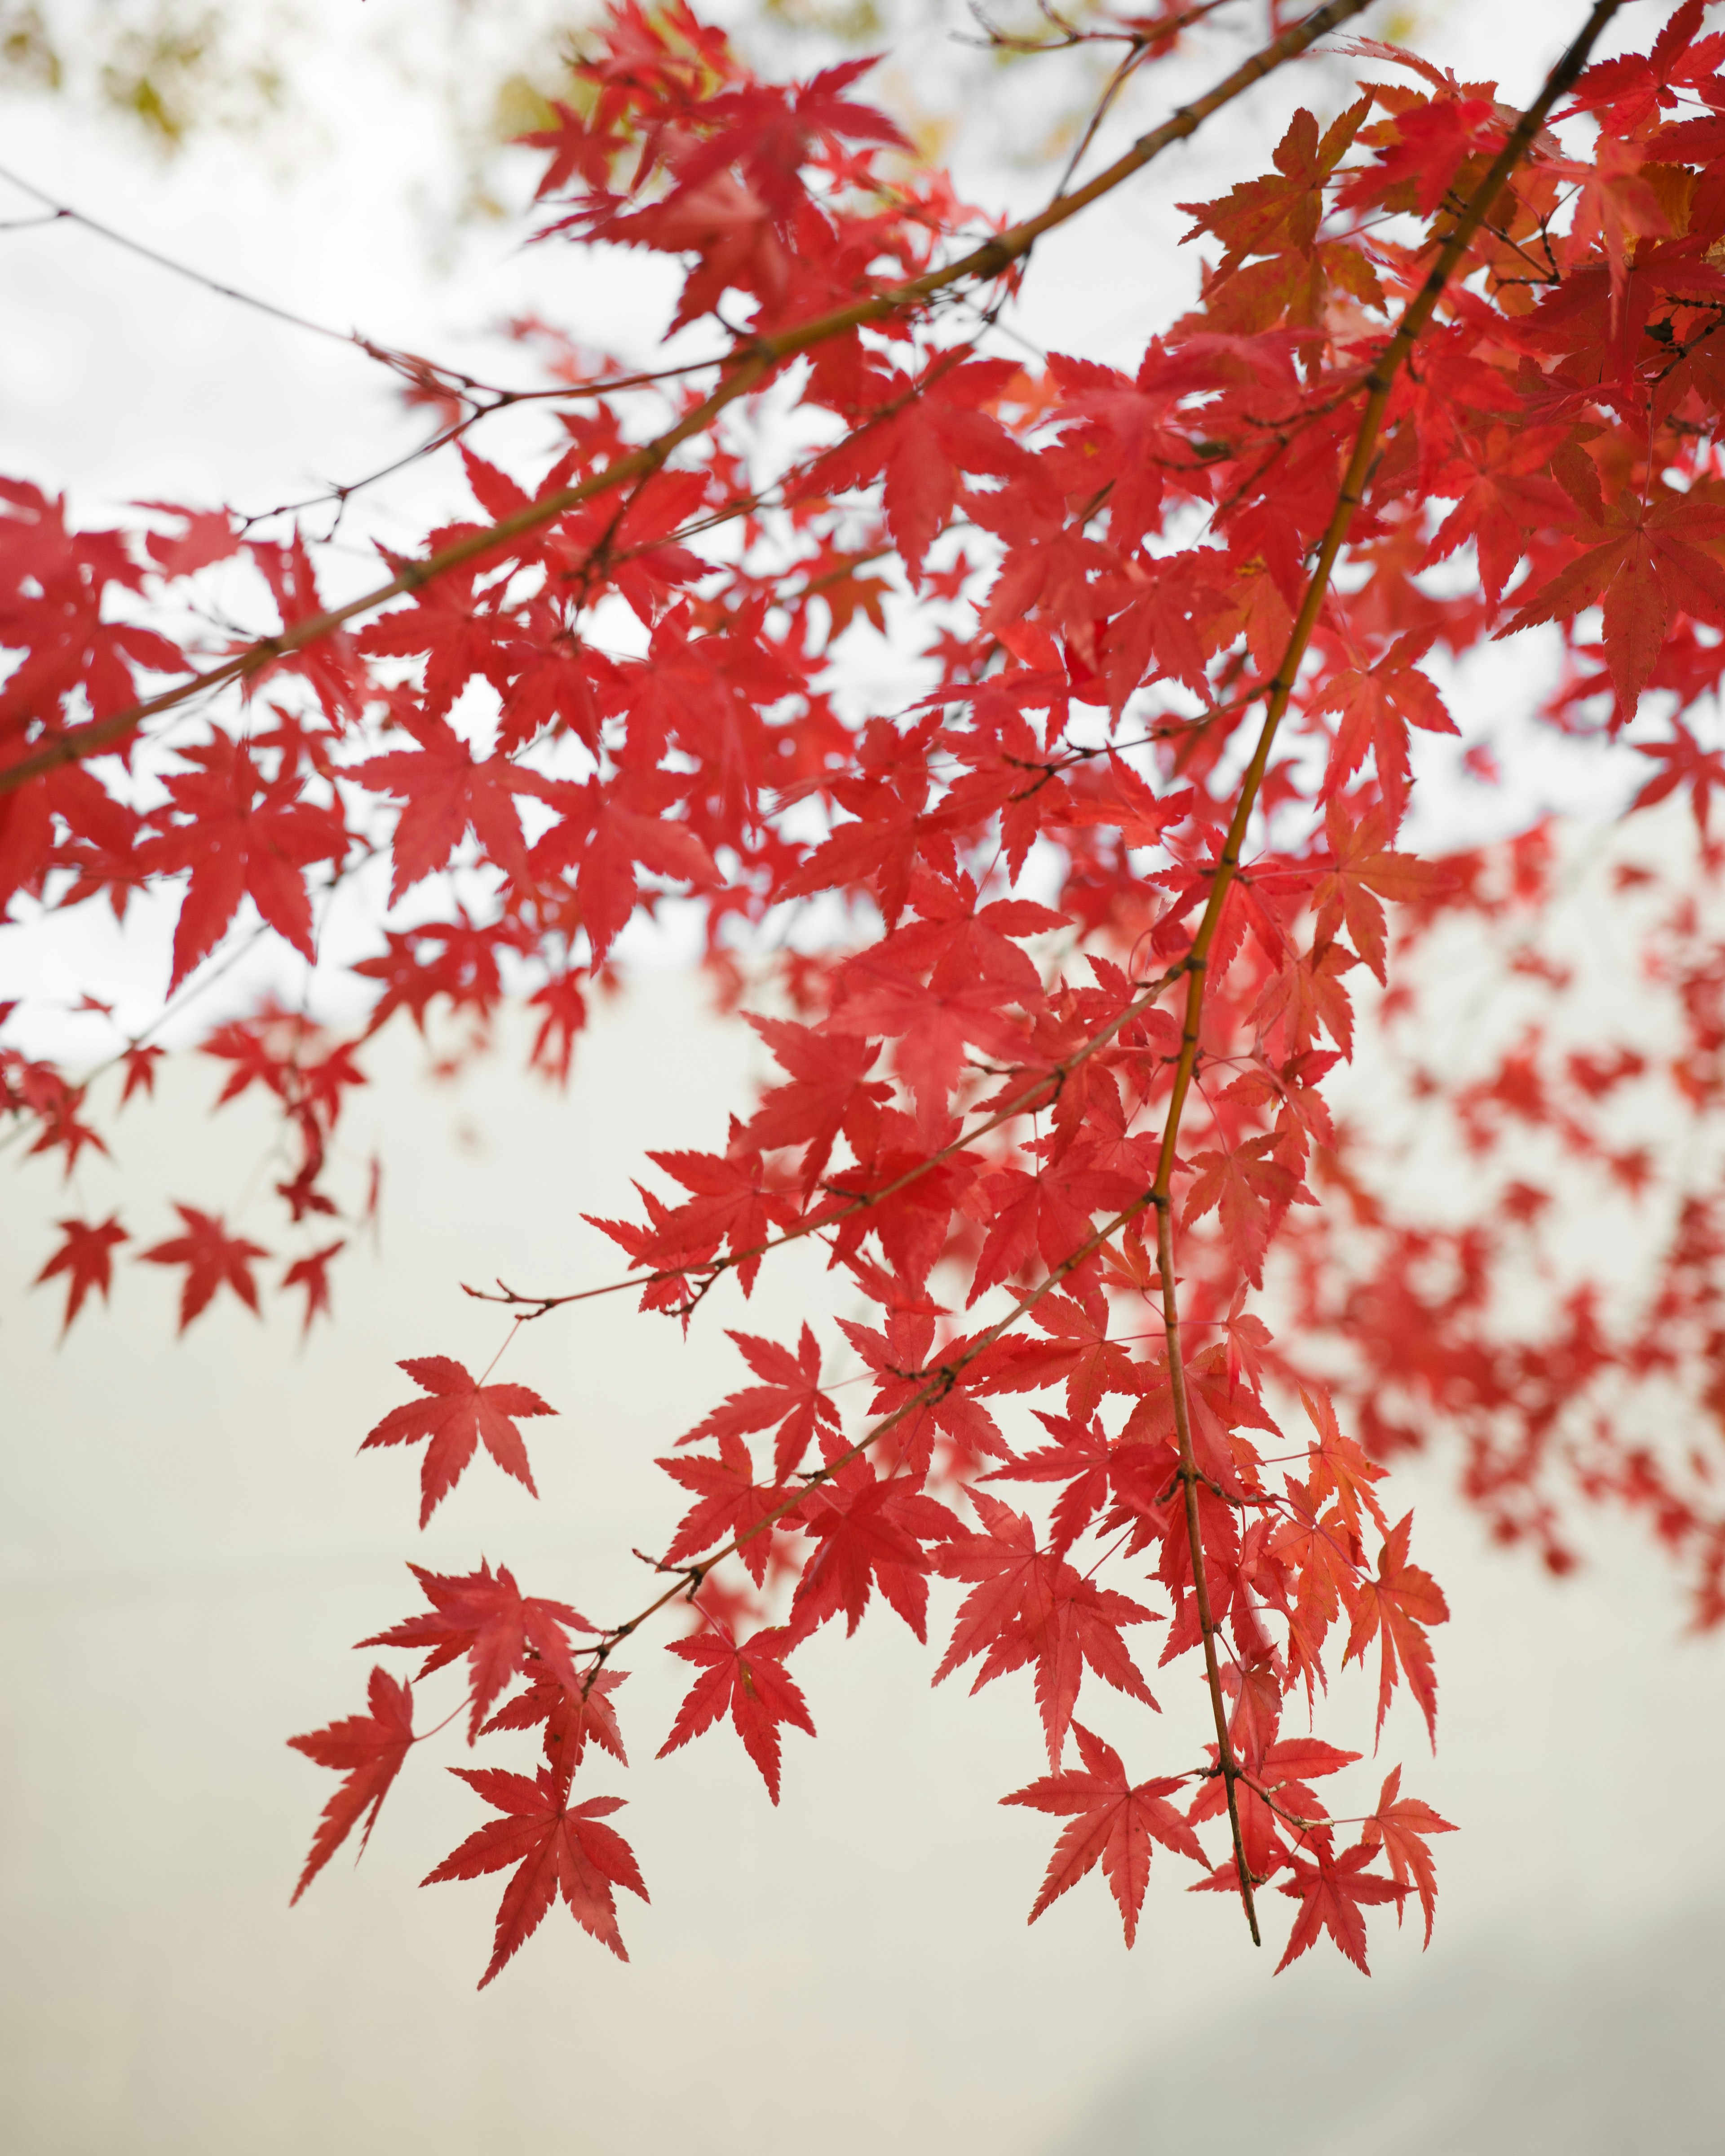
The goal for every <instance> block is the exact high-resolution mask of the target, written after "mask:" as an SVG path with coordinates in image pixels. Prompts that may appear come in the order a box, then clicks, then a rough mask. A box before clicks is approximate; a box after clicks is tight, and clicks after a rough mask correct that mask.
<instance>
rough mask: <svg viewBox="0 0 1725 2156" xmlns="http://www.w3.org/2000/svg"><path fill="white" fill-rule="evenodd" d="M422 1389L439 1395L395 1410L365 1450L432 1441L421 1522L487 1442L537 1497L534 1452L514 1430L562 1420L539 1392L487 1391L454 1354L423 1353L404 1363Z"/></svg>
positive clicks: (518, 1388)
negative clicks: (547, 1418) (522, 1418)
mask: <svg viewBox="0 0 1725 2156" xmlns="http://www.w3.org/2000/svg"><path fill="white" fill-rule="evenodd" d="M396 1368H398V1370H405V1371H406V1372H407V1373H408V1376H409V1377H410V1378H412V1379H413V1383H415V1384H416V1385H418V1386H421V1387H422V1388H423V1389H424V1390H425V1391H426V1392H428V1393H429V1394H431V1395H432V1397H431V1398H430V1399H429V1400H408V1402H406V1403H405V1404H403V1406H401V1407H398V1408H392V1409H390V1410H389V1412H388V1414H387V1415H385V1416H384V1418H383V1419H382V1421H381V1422H380V1423H378V1424H376V1425H375V1426H374V1427H373V1428H372V1430H370V1431H369V1432H368V1433H367V1436H366V1438H365V1440H364V1442H363V1443H362V1445H361V1446H360V1450H361V1451H362V1452H366V1451H369V1450H370V1449H371V1448H372V1446H373V1445H417V1444H418V1442H419V1440H420V1439H421V1438H427V1437H429V1439H430V1440H431V1442H430V1444H429V1445H428V1446H427V1447H426V1450H425V1457H424V1460H422V1461H421V1462H420V1469H419V1493H420V1496H419V1524H420V1526H421V1527H424V1524H425V1522H427V1521H428V1520H429V1518H430V1517H431V1516H432V1513H433V1512H434V1511H435V1510H436V1509H437V1507H438V1506H439V1504H440V1503H441V1502H442V1501H443V1500H444V1497H446V1496H448V1495H449V1491H451V1490H453V1489H454V1486H455V1485H456V1483H457V1482H458V1481H459V1480H460V1478H461V1474H462V1471H463V1470H464V1469H465V1467H466V1466H467V1463H468V1461H469V1460H471V1459H472V1457H473V1454H474V1448H475V1445H477V1444H478V1443H479V1441H480V1439H482V1438H483V1439H484V1440H485V1450H486V1451H487V1452H489V1453H490V1455H491V1457H492V1459H493V1460H495V1461H496V1463H497V1465H498V1466H500V1467H501V1469H502V1470H503V1471H504V1473H505V1474H506V1475H513V1476H515V1478H516V1481H518V1482H524V1483H525V1484H526V1486H527V1488H528V1489H529V1490H531V1491H533V1495H534V1496H538V1494H539V1492H538V1491H537V1490H536V1489H534V1487H533V1471H532V1470H531V1467H529V1466H528V1465H527V1449H526V1445H523V1444H522V1442H521V1432H520V1430H517V1429H516V1424H515V1417H516V1415H548V1414H556V1413H557V1409H555V1408H553V1407H551V1406H549V1405H547V1403H546V1402H545V1401H544V1400H542V1399H540V1397H539V1395H538V1394H537V1393H536V1392H534V1391H533V1390H532V1389H531V1388H530V1387H528V1386H526V1385H480V1384H478V1383H475V1380H474V1378H473V1377H472V1376H471V1374H470V1373H469V1372H468V1371H467V1370H466V1369H465V1368H463V1366H462V1365H461V1364H460V1363H454V1362H451V1361H450V1359H449V1357H448V1356H447V1355H417V1356H413V1357H411V1358H409V1359H408V1361H407V1362H405V1363H397V1365H396Z"/></svg>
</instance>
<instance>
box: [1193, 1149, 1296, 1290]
mask: <svg viewBox="0 0 1725 2156" xmlns="http://www.w3.org/2000/svg"><path fill="white" fill-rule="evenodd" d="M1280 1142H1281V1141H1280V1140H1279V1139H1278V1138H1277V1137H1276V1135H1275V1134H1274V1133H1273V1132H1272V1133H1271V1134H1270V1135H1268V1136H1266V1137H1256V1138H1246V1139H1245V1140H1244V1141H1243V1142H1241V1143H1240V1144H1239V1145H1237V1146H1235V1147H1233V1148H1232V1149H1231V1150H1230V1151H1229V1152H1215V1151H1214V1150H1213V1151H1210V1152H1199V1153H1194V1155H1193V1156H1192V1165H1193V1167H1194V1168H1196V1169H1197V1170H1198V1173H1197V1174H1196V1175H1195V1176H1194V1178H1193V1179H1192V1184H1191V1187H1190V1188H1189V1190H1188V1191H1187V1193H1186V1207H1185V1215H1184V1217H1185V1219H1187V1220H1188V1221H1193V1220H1201V1219H1203V1218H1204V1214H1206V1213H1208V1212H1209V1209H1210V1208H1211V1207H1212V1206H1213V1205H1214V1206H1215V1207H1216V1208H1217V1209H1218V1211H1219V1215H1220V1218H1221V1222H1222V1233H1223V1235H1224V1236H1225V1237H1226V1238H1227V1241H1228V1247H1229V1249H1230V1251H1231V1252H1232V1253H1233V1255H1234V1259H1235V1263H1236V1264H1237V1265H1239V1267H1240V1270H1241V1271H1242V1272H1243V1273H1244V1274H1245V1276H1246V1278H1247V1279H1248V1280H1249V1281H1250V1282H1251V1283H1252V1285H1253V1286H1254V1287H1261V1286H1263V1284H1264V1253H1265V1251H1266V1250H1267V1249H1268V1248H1269V1246H1270V1239H1271V1236H1272V1235H1274V1234H1275V1233H1276V1224H1277V1223H1278V1222H1279V1221H1280V1219H1281V1216H1282V1214H1284V1213H1285V1212H1286V1210H1287V1209H1288V1205H1289V1204H1290V1203H1291V1200H1292V1199H1293V1196H1294V1193H1295V1192H1296V1190H1297V1189H1298V1188H1299V1184H1298V1183H1297V1181H1296V1178H1295V1177H1294V1176H1293V1174H1292V1173H1291V1172H1290V1171H1289V1170H1288V1169H1287V1168H1284V1167H1283V1165H1282V1163H1281V1162H1280V1161H1279V1160H1277V1159H1276V1158H1275V1155H1276V1148H1277V1147H1278V1145H1279V1144H1280Z"/></svg>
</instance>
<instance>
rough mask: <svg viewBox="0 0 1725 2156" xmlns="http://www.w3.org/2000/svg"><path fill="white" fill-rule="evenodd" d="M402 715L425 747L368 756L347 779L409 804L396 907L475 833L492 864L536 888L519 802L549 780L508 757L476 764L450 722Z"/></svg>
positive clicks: (403, 818) (401, 711)
mask: <svg viewBox="0 0 1725 2156" xmlns="http://www.w3.org/2000/svg"><path fill="white" fill-rule="evenodd" d="M398 718H399V720H400V723H401V724H402V725H403V726H404V727H405V728H406V730H407V731H408V733H410V734H411V735H412V736H413V739H414V740H415V741H416V742H418V744H419V747H418V749H416V750H415V749H394V750H392V751H390V752H389V753H388V755H385V756H374V757H367V760H366V761H365V762H363V763H357V764H355V765H353V766H352V768H351V770H350V771H349V773H348V774H347V775H348V776H349V777H350V778H356V779H357V780H358V781H359V783H361V785H362V786H366V787H368V788H370V789H371V790H372V792H373V793H392V794H396V795H398V796H399V797H400V798H401V800H402V802H403V808H402V812H401V814H400V815H399V817H398V819H396V826H395V837H394V840H393V848H392V850H393V855H394V859H395V875H394V878H393V881H392V882H391V884H390V887H389V902H390V904H391V905H392V906H393V904H394V903H395V901H396V900H397V899H398V898H399V897H400V896H401V895H402V893H403V891H407V890H408V889H409V888H410V887H411V886H412V885H414V884H416V883H418V881H419V880H421V878H422V877H424V876H429V875H435V874H436V873H437V871H438V870H439V869H442V868H445V867H447V866H448V865H449V856H450V855H452V854H453V853H454V850H455V849H456V847H457V846H459V844H460V843H461V841H462V839H463V838H464V837H465V835H466V833H467V831H468V829H470V828H471V829H472V830H473V832H474V834H475V837H477V839H479V842H480V847H481V848H482V849H483V850H484V853H485V858H486V859H487V860H491V861H495V863H496V865H497V866H498V867H499V868H501V869H502V870H504V871H505V873H506V875H510V876H511V877H512V878H514V879H515V880H516V881H517V882H519V883H522V884H529V883H531V880H532V872H531V869H530V868H529V866H528V865H527V848H526V839H524V838H523V836H522V834H521V816H520V814H519V812H518V811H517V810H516V805H515V800H514V796H515V795H516V794H517V793H536V792H539V791H542V789H543V787H544V784H545V782H544V781H542V779H540V778H538V777H537V775H536V773H531V772H525V771H520V770H517V769H516V767H515V765H513V764H512V763H511V762H509V761H508V759H507V758H506V757H496V756H494V757H486V758H485V759H483V760H482V761H480V762H475V758H474V756H473V753H472V752H471V750H470V749H469V747H468V746H467V744H466V742H464V741H463V740H462V739H461V738H460V737H459V735H458V734H457V733H456V732H455V731H454V728H453V727H452V726H450V725H449V721H447V720H445V719H441V718H436V717H434V716H432V715H431V714H430V713H429V712H426V711H418V710H415V709H413V707H411V706H407V705H398Z"/></svg>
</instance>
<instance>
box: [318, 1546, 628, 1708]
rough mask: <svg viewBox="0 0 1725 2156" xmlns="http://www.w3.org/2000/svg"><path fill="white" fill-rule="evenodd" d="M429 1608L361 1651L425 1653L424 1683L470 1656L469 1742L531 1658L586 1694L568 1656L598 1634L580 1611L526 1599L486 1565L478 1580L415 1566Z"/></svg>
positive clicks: (475, 1575) (503, 1569) (502, 1570)
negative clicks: (575, 1635) (576, 1636)
mask: <svg viewBox="0 0 1725 2156" xmlns="http://www.w3.org/2000/svg"><path fill="white" fill-rule="evenodd" d="M408 1571H409V1572H411V1573H413V1577H414V1578H415V1579H417V1580H418V1583H419V1584H420V1586H421V1588H422V1589H424V1594H425V1599H426V1600H427V1601H428V1602H429V1603H430V1604H431V1608H430V1609H429V1611H426V1610H422V1611H421V1612H420V1613H419V1614H418V1616H415V1617H407V1618H403V1620H402V1622H401V1623H400V1624H399V1625H392V1626H391V1627H390V1629H389V1630H388V1631H387V1632H376V1633H373V1634H372V1636H371V1637H370V1638H369V1639H365V1640H360V1641H359V1643H358V1644H359V1645H361V1646H362V1647H414V1648H419V1647H423V1648H424V1649H425V1650H426V1655H425V1660H424V1663H423V1664H422V1665H421V1666H420V1670H419V1675H420V1676H421V1677H422V1678H423V1677H429V1676H430V1675H431V1674H432V1672H433V1671H435V1670H440V1669H443V1668H444V1667H445V1666H447V1665H448V1664H449V1663H450V1662H453V1661H457V1660H458V1659H459V1657H460V1656H461V1655H466V1657H467V1661H468V1670H469V1673H470V1678H471V1681H472V1686H473V1705H472V1712H471V1714H470V1717H469V1721H468V1730H467V1741H468V1742H469V1743H472V1742H473V1740H474V1738H475V1737H476V1736H477V1735H478V1734H479V1728H480V1723H481V1722H483V1721H484V1720H485V1713H486V1711H487V1709H488V1708H489V1707H490V1705H491V1703H492V1702H493V1701H494V1700H495V1698H496V1697H497V1696H498V1694H499V1693H500V1692H501V1691H502V1689H503V1687H504V1686H505V1685H506V1684H507V1683H508V1682H509V1681H510V1679H511V1677H513V1676H516V1675H517V1674H518V1673H519V1671H521V1670H522V1669H523V1668H525V1667H526V1665H527V1662H528V1661H529V1659H530V1657H531V1658H536V1659H537V1661H539V1662H541V1663H542V1664H543V1665H544V1666H545V1668H546V1669H547V1671H549V1672H550V1674H551V1675H552V1676H553V1677H555V1678H556V1679H557V1682H558V1683H559V1684H561V1685H562V1686H563V1688H564V1690H565V1691H571V1692H579V1691H581V1689H582V1679H581V1677H580V1676H579V1674H578V1672H577V1670H576V1667H575V1663H574V1660H573V1657H572V1655H571V1654H570V1652H569V1642H568V1640H567V1636H566V1635H567V1634H568V1633H569V1632H572V1631H575V1632H591V1631H592V1630H593V1626H592V1625H589V1624H588V1621H587V1620H586V1618H584V1617H583V1615H582V1614H581V1612H580V1611H579V1610H578V1609H571V1608H570V1607H569V1605H568V1604H567V1602H548V1601H546V1600H544V1599H542V1597H540V1596H537V1595H526V1594H522V1593H521V1589H520V1588H518V1587H517V1586H516V1583H515V1575H514V1574H513V1573H511V1571H510V1569H509V1568H508V1567H507V1566H506V1565H500V1566H499V1567H498V1568H497V1569H496V1571H495V1573H494V1572H493V1571H492V1570H491V1568H490V1564H489V1563H481V1564H480V1568H479V1570H478V1571H477V1572H470V1573H437V1572H429V1571H427V1570H426V1568H425V1567H424V1565H418V1564H410V1565H409V1566H408Z"/></svg>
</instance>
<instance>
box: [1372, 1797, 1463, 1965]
mask: <svg viewBox="0 0 1725 2156" xmlns="http://www.w3.org/2000/svg"><path fill="white" fill-rule="evenodd" d="M1401 1785H1402V1770H1401V1768H1399V1767H1394V1768H1391V1769H1390V1771H1389V1774H1387V1775H1385V1777H1384V1787H1383V1789H1381V1790H1380V1791H1379V1792H1378V1809H1377V1810H1376V1811H1374V1812H1373V1814H1372V1815H1371V1817H1370V1818H1369V1819H1368V1820H1367V1821H1366V1823H1365V1825H1363V1827H1362V1828H1361V1829H1360V1840H1362V1842H1363V1844H1364V1845H1365V1846H1366V1847H1367V1848H1368V1849H1375V1848H1376V1847H1377V1845H1378V1843H1379V1842H1380V1841H1381V1842H1382V1843H1383V1845H1384V1855H1385V1856H1387V1857H1388V1858H1389V1869H1390V1873H1391V1875H1392V1876H1393V1877H1394V1881H1395V1883H1396V1885H1397V1886H1407V1885H1408V1884H1409V1881H1412V1883H1413V1885H1414V1887H1415V1888H1416V1889H1417V1890H1418V1892H1419V1896H1420V1907H1421V1909H1423V1910H1424V1911H1425V1943H1426V1944H1427V1946H1430V1944H1431V1925H1432V1918H1433V1917H1434V1916H1435V1913H1436V1911H1437V1867H1436V1866H1435V1864H1434V1863H1433V1861H1432V1855H1431V1851H1430V1849H1428V1848H1427V1846H1426V1844H1425V1837H1426V1836H1427V1835H1433V1834H1454V1833H1455V1828H1454V1827H1453V1826H1451V1825H1450V1822H1449V1821H1448V1820H1445V1819H1440V1818H1439V1817H1438V1815H1437V1814H1436V1813H1435V1811H1434V1810H1433V1809H1432V1808H1431V1806H1430V1804H1422V1803H1421V1802H1420V1799H1419V1798H1418V1797H1401V1798H1399V1799H1398V1796H1397V1792H1398V1791H1399V1789H1400V1788H1401ZM1398 1914H1399V1912H1398Z"/></svg>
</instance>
